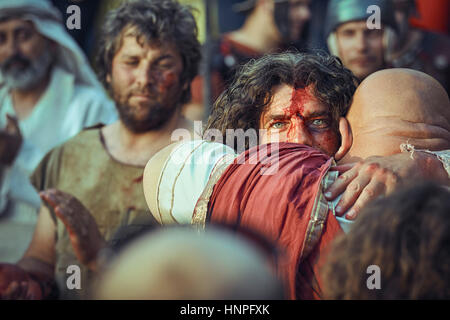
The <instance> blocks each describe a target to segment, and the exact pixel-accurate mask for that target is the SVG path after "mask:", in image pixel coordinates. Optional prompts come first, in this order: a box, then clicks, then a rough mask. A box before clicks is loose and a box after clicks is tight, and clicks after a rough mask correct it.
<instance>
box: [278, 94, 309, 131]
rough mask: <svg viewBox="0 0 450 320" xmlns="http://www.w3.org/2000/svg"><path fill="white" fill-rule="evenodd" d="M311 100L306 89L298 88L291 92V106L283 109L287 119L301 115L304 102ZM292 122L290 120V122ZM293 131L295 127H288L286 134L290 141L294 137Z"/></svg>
mask: <svg viewBox="0 0 450 320" xmlns="http://www.w3.org/2000/svg"><path fill="white" fill-rule="evenodd" d="M310 99H311V96H310V95H309V93H308V91H307V88H298V89H293V90H292V96H291V104H290V106H289V107H288V108H287V109H285V111H284V112H285V116H286V117H287V118H289V119H291V118H292V117H296V116H297V115H303V112H304V105H305V103H306V102H308V101H309V100H310ZM291 122H292V120H291ZM295 129H296V126H294V125H291V126H289V130H288V132H287V137H288V139H292V138H293V137H294V136H295V135H294V134H295Z"/></svg>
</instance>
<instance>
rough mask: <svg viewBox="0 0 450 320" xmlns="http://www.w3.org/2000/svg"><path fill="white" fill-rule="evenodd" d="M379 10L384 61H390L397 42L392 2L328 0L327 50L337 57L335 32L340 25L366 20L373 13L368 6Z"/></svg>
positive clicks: (381, 0)
mask: <svg viewBox="0 0 450 320" xmlns="http://www.w3.org/2000/svg"><path fill="white" fill-rule="evenodd" d="M372 5H376V6H378V7H379V8H380V12H381V14H380V20H381V23H382V24H383V26H384V35H383V45H384V55H385V60H389V59H390V55H391V52H392V50H393V47H394V43H395V42H396V41H397V35H396V31H397V23H396V21H395V12H394V6H393V2H392V0H330V2H329V3H328V8H327V15H326V20H325V36H326V37H327V44H328V49H329V50H330V52H331V53H332V54H333V55H335V56H339V50H338V47H337V40H336V34H335V31H336V29H337V27H339V26H340V25H341V24H343V23H346V22H351V21H358V20H367V19H368V18H369V17H370V16H371V15H372V14H373V12H371V11H369V12H367V11H368V10H367V9H368V8H369V6H372Z"/></svg>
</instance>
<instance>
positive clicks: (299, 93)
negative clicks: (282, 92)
mask: <svg viewBox="0 0 450 320" xmlns="http://www.w3.org/2000/svg"><path fill="white" fill-rule="evenodd" d="M310 88H311V87H310V86H307V87H305V88H294V89H293V90H292V96H291V104H290V106H289V109H288V110H287V113H288V115H289V116H292V115H294V114H297V115H300V116H301V117H304V105H305V103H306V102H308V101H310V100H311V94H310Z"/></svg>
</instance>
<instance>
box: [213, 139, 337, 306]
mask: <svg viewBox="0 0 450 320" xmlns="http://www.w3.org/2000/svg"><path fill="white" fill-rule="evenodd" d="M276 146H278V150H277V148H276ZM268 150H269V151H268ZM277 151H278V152H277ZM256 156H257V157H258V161H257V162H256V161H252V162H251V163H249V159H253V160H254V158H255V157H256ZM244 160H245V161H244ZM277 161H278V162H277ZM331 161H332V159H331V158H330V157H329V156H327V155H325V154H324V153H322V152H320V151H319V150H317V149H314V148H311V147H308V146H305V145H300V144H295V143H280V144H276V145H275V144H269V145H263V146H258V147H255V148H252V149H250V150H248V151H247V152H245V153H243V154H241V155H240V156H239V157H238V158H237V159H236V160H235V161H234V162H233V164H231V165H230V166H229V167H228V168H227V170H226V171H225V172H224V174H223V175H222V176H221V178H220V180H219V181H218V183H217V184H216V185H215V187H214V190H213V193H212V195H211V198H210V201H209V204H208V213H207V222H209V223H225V224H231V225H236V226H238V227H239V226H242V227H246V228H252V229H254V230H255V231H257V232H259V233H261V234H263V235H264V236H266V237H267V238H268V239H270V240H272V241H274V242H275V243H276V244H277V245H278V246H279V247H280V248H281V249H283V250H284V252H285V259H282V260H280V261H279V263H278V265H277V271H278V273H279V275H280V276H281V277H282V278H283V279H284V280H285V281H286V283H287V285H288V290H289V297H290V298H291V299H295V298H306V299H312V298H318V297H319V294H318V293H317V292H316V293H314V292H315V291H317V290H318V289H317V288H318V283H319V281H316V280H315V278H317V266H316V262H317V259H318V258H319V257H320V255H321V252H322V251H323V250H325V248H326V247H327V245H328V244H329V243H330V242H331V241H332V240H333V239H334V238H335V237H336V236H337V235H338V234H340V233H341V232H342V231H341V229H340V227H339V224H338V223H337V221H336V219H335V218H334V216H333V214H332V213H331V211H329V210H328V209H327V214H328V217H327V218H326V220H325V221H326V222H325V225H324V226H323V232H325V233H326V235H323V234H321V236H319V237H318V238H317V239H314V238H312V239H306V237H307V236H308V230H309V229H308V225H309V224H310V220H311V212H312V210H313V208H314V203H315V200H316V197H317V195H318V193H319V189H320V184H321V179H322V178H323V176H324V175H325V173H326V172H327V171H328V168H329V167H330V165H331ZM277 163H278V167H277ZM268 168H272V169H277V170H275V171H274V174H272V175H263V174H261V173H262V172H264V170H267V169H268ZM261 170H263V171H261ZM265 172H266V173H267V171H265ZM319 229H320V228H319ZM316 230H317V229H316ZM315 242H318V243H315ZM308 244H309V245H312V247H313V248H314V250H311V249H309V248H310V247H311V246H308ZM299 267H300V269H301V270H299ZM309 269H310V270H309ZM309 271H310V272H309ZM315 282H317V283H316V284H314V283H315ZM299 283H301V284H302V285H300V286H299ZM296 284H297V285H296ZM296 287H297V288H296Z"/></svg>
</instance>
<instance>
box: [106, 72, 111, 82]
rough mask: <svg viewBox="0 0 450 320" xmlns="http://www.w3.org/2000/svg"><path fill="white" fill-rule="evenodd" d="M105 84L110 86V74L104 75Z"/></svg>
mask: <svg viewBox="0 0 450 320" xmlns="http://www.w3.org/2000/svg"><path fill="white" fill-rule="evenodd" d="M106 83H107V84H111V74H109V73H108V74H107V75H106Z"/></svg>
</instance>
